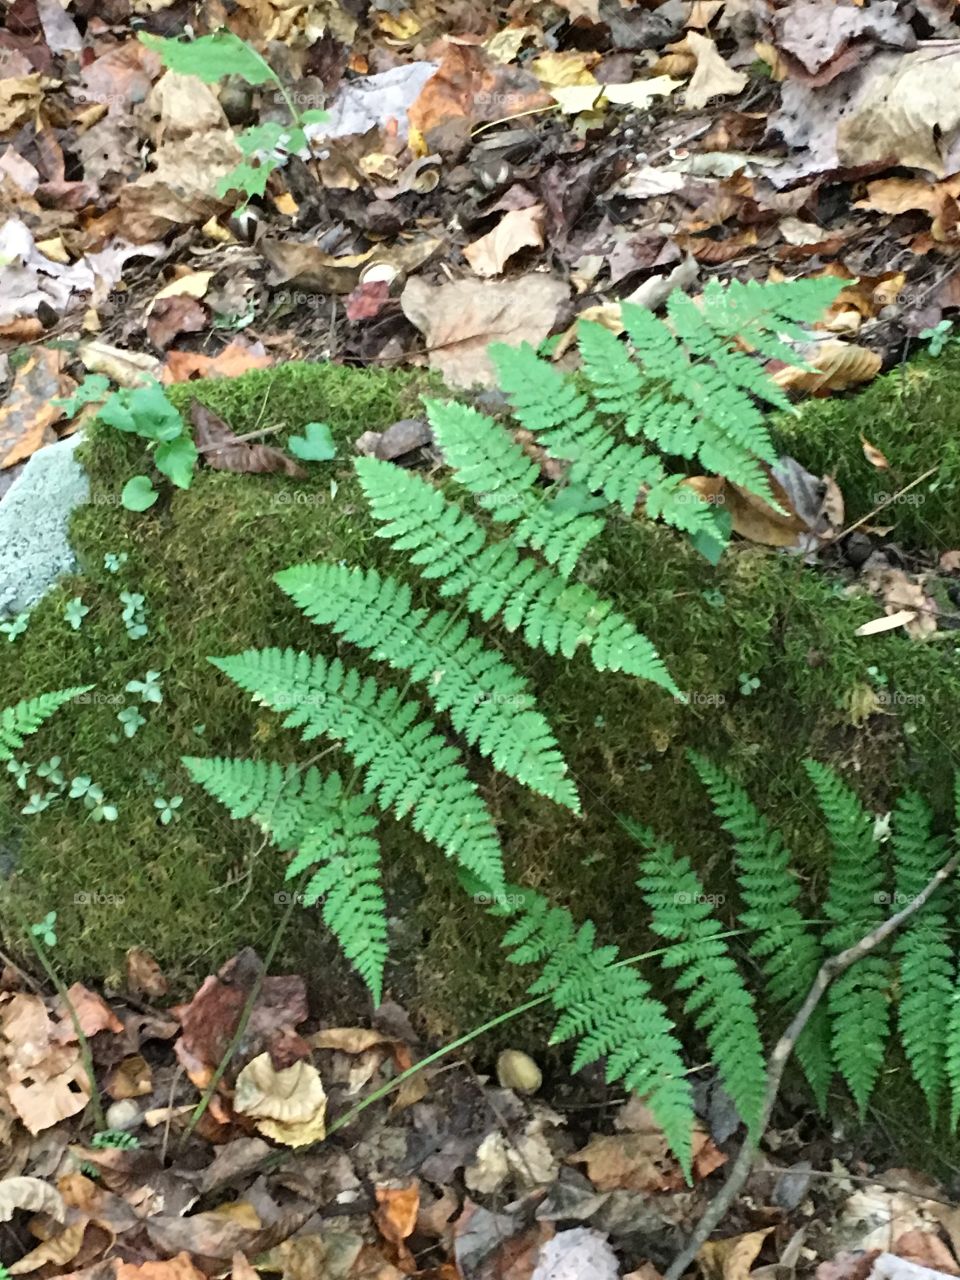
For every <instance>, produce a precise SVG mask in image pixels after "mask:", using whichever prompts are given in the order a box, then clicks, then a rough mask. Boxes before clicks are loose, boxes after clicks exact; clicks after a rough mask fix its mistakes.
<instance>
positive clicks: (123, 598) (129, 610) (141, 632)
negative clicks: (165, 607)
mask: <svg viewBox="0 0 960 1280" xmlns="http://www.w3.org/2000/svg"><path fill="white" fill-rule="evenodd" d="M120 603H121V604H122V605H123V612H122V614H121V617H122V618H123V625H124V626H125V627H126V629H127V635H128V636H129V637H130V639H131V640H142V639H143V637H144V636H145V635H147V634H148V632H149V628H148V627H147V620H146V612H147V610H146V603H145V600H144V597H143V596H142V595H139V594H138V593H137V592H135V591H121V592H120Z"/></svg>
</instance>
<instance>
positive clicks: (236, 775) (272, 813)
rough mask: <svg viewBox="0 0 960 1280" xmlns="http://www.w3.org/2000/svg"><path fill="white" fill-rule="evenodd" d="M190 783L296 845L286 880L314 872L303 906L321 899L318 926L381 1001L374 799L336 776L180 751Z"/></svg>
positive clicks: (382, 930)
mask: <svg viewBox="0 0 960 1280" xmlns="http://www.w3.org/2000/svg"><path fill="white" fill-rule="evenodd" d="M182 763H183V765H184V767H185V768H186V770H187V772H188V773H189V774H190V776H191V778H193V780H194V782H196V783H198V784H199V785H200V786H202V787H203V788H204V789H205V790H206V791H207V792H208V793H209V794H210V795H212V796H213V797H214V799H216V800H219V801H220V802H221V803H222V804H224V805H225V806H226V807H227V809H229V811H230V815H231V817H234V818H251V819H252V820H253V821H254V822H255V823H256V825H257V826H258V827H259V828H260V830H261V831H262V832H263V833H264V835H267V836H269V837H270V839H271V840H272V841H273V842H274V844H276V845H277V846H278V847H279V848H281V849H286V850H291V849H295V850H296V856H295V857H294V858H293V860H292V862H291V863H290V864H289V866H288V867H287V871H286V879H287V880H299V879H300V878H301V877H302V876H303V875H304V873H306V872H308V871H309V872H312V875H311V877H310V879H309V881H308V882H307V885H306V888H305V889H304V892H303V905H304V906H307V907H310V906H313V905H314V904H315V903H316V902H318V901H320V899H321V898H322V899H323V908H322V915H323V921H324V924H325V925H326V926H327V928H328V929H329V930H330V932H331V933H332V934H333V935H334V937H335V938H336V939H337V941H338V942H339V943H340V946H341V948H342V949H343V953H344V955H345V956H346V957H347V959H348V960H349V961H350V963H351V964H352V965H353V967H354V968H355V969H356V971H357V972H358V973H359V975H360V977H361V978H362V979H363V981H364V982H365V983H366V985H367V987H368V988H369V990H370V994H371V995H372V996H373V999H374V1001H375V1003H377V1004H379V1003H380V999H381V996H382V994H383V970H384V965H385V963H386V959H387V909H386V903H385V902H384V898H383V889H382V887H381V884H380V848H379V845H378V844H377V841H376V840H375V839H374V838H373V836H372V835H371V832H373V831H374V830H375V829H376V825H377V822H376V818H375V817H373V816H372V815H371V814H370V812H369V810H370V808H371V806H372V805H373V796H370V795H354V796H351V795H348V794H347V792H346V791H345V790H344V787H343V783H342V781H341V779H340V775H339V774H338V773H331V774H330V775H329V776H328V777H323V775H322V774H320V772H319V771H318V770H317V769H315V768H312V767H311V768H310V769H308V770H307V771H306V773H305V774H303V775H301V773H300V770H299V769H298V768H297V767H296V765H280V764H276V763H274V762H270V763H268V762H264V761H261V760H228V759H224V758H222V757H216V758H212V759H204V758H202V757H198V756H184V757H183V760H182Z"/></svg>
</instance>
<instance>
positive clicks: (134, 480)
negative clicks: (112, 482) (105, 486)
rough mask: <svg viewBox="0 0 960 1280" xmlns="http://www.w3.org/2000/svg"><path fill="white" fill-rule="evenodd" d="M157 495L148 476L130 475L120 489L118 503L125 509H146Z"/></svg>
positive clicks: (154, 500)
mask: <svg viewBox="0 0 960 1280" xmlns="http://www.w3.org/2000/svg"><path fill="white" fill-rule="evenodd" d="M159 497H160V495H159V493H157V491H156V489H155V488H154V487H153V482H152V481H151V479H150V477H149V476H131V477H130V479H129V480H128V481H127V483H126V484H125V485H124V486H123V488H122V489H121V491H120V505H121V506H122V507H125V508H126V510H127V511H146V510H148V508H150V507H152V506H153V504H154V503H155V502H156V500H157V499H158V498H159Z"/></svg>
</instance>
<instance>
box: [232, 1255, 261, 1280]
mask: <svg viewBox="0 0 960 1280" xmlns="http://www.w3.org/2000/svg"><path fill="white" fill-rule="evenodd" d="M230 1280H260V1273H259V1272H258V1271H257V1269H256V1267H254V1266H252V1265H251V1264H250V1263H249V1262H248V1261H247V1259H246V1258H245V1257H244V1256H243V1254H242V1253H235V1254H234V1255H233V1258H232V1260H231V1263H230Z"/></svg>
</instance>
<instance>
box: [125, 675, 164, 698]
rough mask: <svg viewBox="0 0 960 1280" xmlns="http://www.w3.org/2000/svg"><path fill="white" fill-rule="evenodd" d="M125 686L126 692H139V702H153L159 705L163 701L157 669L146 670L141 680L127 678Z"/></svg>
mask: <svg viewBox="0 0 960 1280" xmlns="http://www.w3.org/2000/svg"><path fill="white" fill-rule="evenodd" d="M125 688H126V692H127V693H139V695H140V701H141V702H153V703H156V705H157V706H159V705H160V703H161V702H162V701H163V692H162V690H161V688H160V672H159V671H148V672H147V673H146V675H145V676H144V677H143V679H142V680H128V681H127V683H126V686H125Z"/></svg>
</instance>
